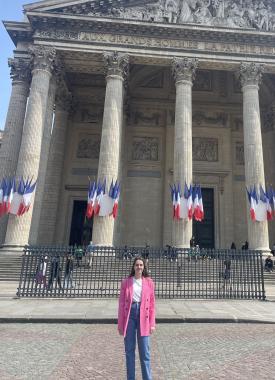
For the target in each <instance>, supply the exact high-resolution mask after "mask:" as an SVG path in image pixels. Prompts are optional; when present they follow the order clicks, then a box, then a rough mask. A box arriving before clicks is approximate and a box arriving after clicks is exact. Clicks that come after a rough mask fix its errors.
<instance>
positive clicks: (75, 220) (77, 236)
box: [69, 201, 93, 245]
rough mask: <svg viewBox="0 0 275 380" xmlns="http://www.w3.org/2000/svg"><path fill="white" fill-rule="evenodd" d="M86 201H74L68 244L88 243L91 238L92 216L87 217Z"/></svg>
mask: <svg viewBox="0 0 275 380" xmlns="http://www.w3.org/2000/svg"><path fill="white" fill-rule="evenodd" d="M86 208H87V201H74V205H73V216H72V221H71V232H70V243H69V244H70V245H75V244H76V245H88V244H89V242H90V241H91V239H92V231H93V218H91V219H87V218H86V216H85V214H86Z"/></svg>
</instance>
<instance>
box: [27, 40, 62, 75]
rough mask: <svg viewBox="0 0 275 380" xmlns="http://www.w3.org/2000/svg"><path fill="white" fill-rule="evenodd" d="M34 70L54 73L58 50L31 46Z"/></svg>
mask: <svg viewBox="0 0 275 380" xmlns="http://www.w3.org/2000/svg"><path fill="white" fill-rule="evenodd" d="M29 51H30V54H31V57H32V65H33V70H45V71H48V72H49V73H52V72H53V70H54V69H55V59H56V50H55V49H54V48H52V47H47V46H31V47H30V48H29Z"/></svg>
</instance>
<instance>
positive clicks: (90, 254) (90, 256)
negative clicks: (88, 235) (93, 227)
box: [86, 240, 94, 268]
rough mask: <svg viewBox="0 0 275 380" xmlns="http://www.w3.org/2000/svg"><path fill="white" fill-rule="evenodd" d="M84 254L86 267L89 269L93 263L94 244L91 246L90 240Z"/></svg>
mask: <svg viewBox="0 0 275 380" xmlns="http://www.w3.org/2000/svg"><path fill="white" fill-rule="evenodd" d="M86 253H87V256H88V267H89V268H91V266H92V263H93V254H94V244H93V242H92V240H91V241H90V243H89V244H88V245H87V248H86Z"/></svg>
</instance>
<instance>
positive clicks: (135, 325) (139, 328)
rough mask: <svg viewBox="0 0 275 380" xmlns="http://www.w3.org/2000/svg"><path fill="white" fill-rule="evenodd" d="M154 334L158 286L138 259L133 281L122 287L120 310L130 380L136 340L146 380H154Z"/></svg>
mask: <svg viewBox="0 0 275 380" xmlns="http://www.w3.org/2000/svg"><path fill="white" fill-rule="evenodd" d="M154 330H155V293H154V282H153V280H152V279H151V278H150V277H149V274H148V270H147V266H146V261H145V259H144V258H142V257H136V258H135V259H134V262H133V265H132V269H131V272H130V275H129V277H127V278H125V279H124V280H123V281H122V283H121V289H120V296H119V307H118V331H119V334H120V335H123V336H124V346H125V355H126V368H127V380H135V350H136V339H137V342H138V350H139V359H140V365H141V372H142V379H143V380H152V374H151V363H150V334H152V333H153V331H154Z"/></svg>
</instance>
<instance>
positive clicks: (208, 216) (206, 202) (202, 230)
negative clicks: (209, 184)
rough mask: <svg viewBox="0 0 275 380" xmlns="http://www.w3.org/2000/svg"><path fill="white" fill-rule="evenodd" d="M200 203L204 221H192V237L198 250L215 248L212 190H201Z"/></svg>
mask: <svg viewBox="0 0 275 380" xmlns="http://www.w3.org/2000/svg"><path fill="white" fill-rule="evenodd" d="M201 191H202V201H203V208H204V220H203V221H202V222H196V221H195V220H194V221H193V235H194V237H195V242H196V244H198V245H199V246H200V248H215V239H214V190H213V189H207V188H203V189H202V190H201Z"/></svg>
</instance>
